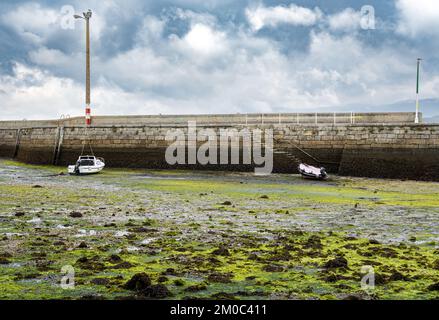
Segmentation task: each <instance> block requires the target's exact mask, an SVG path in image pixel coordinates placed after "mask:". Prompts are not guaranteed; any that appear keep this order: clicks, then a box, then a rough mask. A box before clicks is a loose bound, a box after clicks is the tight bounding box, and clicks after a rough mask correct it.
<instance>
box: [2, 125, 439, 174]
mask: <svg viewBox="0 0 439 320" xmlns="http://www.w3.org/2000/svg"><path fill="white" fill-rule="evenodd" d="M202 123H203V122H201V125H200V123H197V124H198V127H197V128H198V129H203V128H211V129H213V130H215V131H216V132H218V131H219V130H220V129H230V128H235V129H237V130H241V129H244V128H247V129H249V130H250V131H251V130H253V129H261V130H262V131H264V130H267V129H271V130H273V135H274V147H273V149H274V172H282V173H294V172H297V171H296V170H297V168H296V167H297V164H296V162H295V161H294V160H295V159H298V160H300V161H303V162H307V163H310V164H314V165H322V166H325V167H326V168H327V169H328V171H330V172H332V173H339V174H341V175H351V176H365V177H379V178H398V179H416V180H434V181H439V125H433V124H431V125H427V124H419V125H415V124H409V123H386V124H367V123H365V124H358V123H354V124H352V123H346V124H340V123H335V124H334V123H332V124H330V123H326V124H315V123H308V124H297V123H282V122H281V123H280V124H279V123H271V124H267V123H265V124H260V123H259V124H250V123H247V124H229V125H227V124H226V125H224V124H213V123H208V124H205V125H203V124H202ZM175 129H179V130H182V132H184V134H185V135H187V130H188V128H187V123H181V124H174V125H172V124H167V123H166V124H124V125H99V126H98V125H93V126H92V127H90V128H88V129H87V128H85V127H84V126H81V125H65V123H61V124H59V125H53V123H50V124H49V125H47V126H40V127H30V128H21V129H19V128H15V129H13V128H11V127H10V126H9V128H8V127H7V126H2V125H1V123H0V156H1V157H11V158H12V157H16V158H17V159H18V160H20V161H24V162H28V163H36V164H53V163H56V164H59V165H63V166H64V165H67V164H72V163H74V162H75V161H76V159H77V157H78V155H79V154H81V152H82V151H83V148H84V149H85V150H84V153H91V150H90V148H89V146H88V145H86V146H83V145H84V141H88V142H90V145H91V148H92V151H93V152H94V153H95V154H96V155H97V156H100V157H104V158H105V160H106V163H107V165H108V166H109V167H138V168H191V169H209V170H242V171H249V170H253V168H254V165H208V166H199V165H185V166H180V165H176V166H170V165H168V164H167V163H166V161H165V150H166V148H167V147H168V146H169V144H170V143H172V142H173V141H166V140H165V136H166V134H167V133H168V131H169V130H175ZM202 143H204V142H202V141H198V145H200V144H202Z"/></svg>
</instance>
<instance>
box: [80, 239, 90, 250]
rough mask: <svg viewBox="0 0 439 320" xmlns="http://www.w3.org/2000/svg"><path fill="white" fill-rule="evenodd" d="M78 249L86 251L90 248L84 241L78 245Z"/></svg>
mask: <svg viewBox="0 0 439 320" xmlns="http://www.w3.org/2000/svg"><path fill="white" fill-rule="evenodd" d="M78 248H80V249H85V248H88V245H87V244H86V243H85V242H84V241H83V242H81V243H80V244H79V245H78Z"/></svg>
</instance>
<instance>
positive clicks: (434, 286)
mask: <svg viewBox="0 0 439 320" xmlns="http://www.w3.org/2000/svg"><path fill="white" fill-rule="evenodd" d="M427 290H428V291H439V282H436V283H434V284H432V285H430V286H428V287H427Z"/></svg>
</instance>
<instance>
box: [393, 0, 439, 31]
mask: <svg viewBox="0 0 439 320" xmlns="http://www.w3.org/2000/svg"><path fill="white" fill-rule="evenodd" d="M396 8H397V10H398V12H399V23H398V28H397V31H398V32H400V33H401V34H404V35H407V36H410V37H415V36H431V35H433V36H437V34H438V33H437V30H438V29H439V5H438V3H437V1H436V0H417V1H413V0H396Z"/></svg>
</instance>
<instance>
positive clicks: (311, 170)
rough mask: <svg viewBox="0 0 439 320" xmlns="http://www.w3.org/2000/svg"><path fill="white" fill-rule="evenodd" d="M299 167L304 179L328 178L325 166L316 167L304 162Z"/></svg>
mask: <svg viewBox="0 0 439 320" xmlns="http://www.w3.org/2000/svg"><path fill="white" fill-rule="evenodd" d="M298 169H299V172H300V174H301V175H302V177H303V178H304V179H311V180H325V179H327V178H328V174H327V173H326V170H325V168H316V167H313V166H309V165H306V164H303V163H302V164H300V165H299V168H298Z"/></svg>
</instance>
